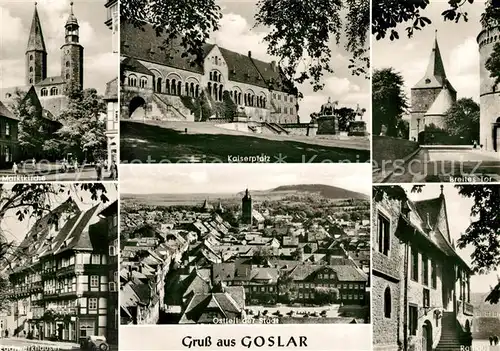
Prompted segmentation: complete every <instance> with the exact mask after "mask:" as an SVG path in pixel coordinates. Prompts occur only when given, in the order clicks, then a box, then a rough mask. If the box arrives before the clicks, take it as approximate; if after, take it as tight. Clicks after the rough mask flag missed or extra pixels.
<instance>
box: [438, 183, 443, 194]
mask: <svg viewBox="0 0 500 351" xmlns="http://www.w3.org/2000/svg"><path fill="white" fill-rule="evenodd" d="M440 188H441V195H439V196H441V197H444V193H443V189H444V186H443V184H441V186H440Z"/></svg>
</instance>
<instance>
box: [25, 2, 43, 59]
mask: <svg viewBox="0 0 500 351" xmlns="http://www.w3.org/2000/svg"><path fill="white" fill-rule="evenodd" d="M28 51H41V52H45V53H46V52H47V50H46V48H45V41H44V40H43V32H42V25H41V24H40V17H38V10H37V3H36V2H35V11H34V12H33V20H32V21H31V30H30V34H29V37H28V46H27V48H26V52H28Z"/></svg>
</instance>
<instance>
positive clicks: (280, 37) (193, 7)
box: [120, 0, 370, 91]
mask: <svg viewBox="0 0 500 351" xmlns="http://www.w3.org/2000/svg"><path fill="white" fill-rule="evenodd" d="M120 8H121V17H122V20H128V21H132V22H133V23H134V24H135V25H138V26H140V25H141V21H146V20H147V21H148V22H149V23H151V24H152V25H153V26H154V27H155V28H156V29H157V32H158V34H160V33H162V34H163V35H165V37H166V38H167V43H166V45H168V46H170V44H172V43H173V42H174V41H180V43H181V45H180V48H181V50H183V56H184V57H186V58H188V57H190V56H194V57H195V59H194V60H193V64H196V63H198V64H200V63H202V62H203V59H204V52H203V44H204V43H205V42H206V40H207V39H208V38H209V36H210V34H211V33H212V32H213V31H217V30H218V29H219V21H220V19H221V17H222V14H221V8H220V7H219V6H218V5H216V1H215V0H193V1H189V2H186V1H176V0H164V1H154V2H147V1H143V0H124V1H122V2H121V4H120ZM344 15H345V18H346V19H347V20H345V21H344V20H343V18H342V17H343V16H344ZM255 21H256V23H255V26H264V27H266V28H269V29H270V32H269V33H268V34H267V35H266V36H265V38H264V41H265V42H266V43H267V45H268V50H267V51H268V53H269V54H270V55H272V56H276V57H277V58H278V59H279V64H280V67H281V69H282V71H283V73H284V75H285V76H286V77H287V78H288V81H290V82H292V81H295V82H297V83H299V84H300V83H304V82H305V81H307V80H309V81H310V83H311V84H312V85H313V88H314V90H315V91H317V90H319V89H322V88H323V86H324V83H322V82H321V77H322V76H323V74H324V72H333V70H332V68H331V66H330V62H331V55H332V49H331V48H330V44H331V41H332V40H333V42H334V43H336V45H340V36H341V34H342V33H345V34H346V35H347V43H346V44H345V48H346V49H347V50H348V51H349V52H350V53H351V54H352V58H351V59H350V63H349V65H348V68H349V69H350V70H351V71H352V74H354V75H358V76H359V75H362V74H368V68H369V64H370V59H369V48H368V40H367V38H368V36H367V31H368V28H369V25H370V3H369V2H368V1H356V0H344V1H342V0H280V1H277V0H259V1H258V2H257V13H256V15H255ZM275 83H277V82H275Z"/></svg>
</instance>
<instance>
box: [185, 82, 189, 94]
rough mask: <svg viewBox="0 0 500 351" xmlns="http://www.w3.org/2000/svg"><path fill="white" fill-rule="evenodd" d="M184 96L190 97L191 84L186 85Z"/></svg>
mask: <svg viewBox="0 0 500 351" xmlns="http://www.w3.org/2000/svg"><path fill="white" fill-rule="evenodd" d="M184 95H186V96H189V83H186V89H185V90H184Z"/></svg>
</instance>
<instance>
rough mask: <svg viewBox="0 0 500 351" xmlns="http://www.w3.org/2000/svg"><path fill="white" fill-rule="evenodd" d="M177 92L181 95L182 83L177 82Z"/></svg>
mask: <svg viewBox="0 0 500 351" xmlns="http://www.w3.org/2000/svg"><path fill="white" fill-rule="evenodd" d="M177 94H178V95H182V83H181V82H179V83H177Z"/></svg>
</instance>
